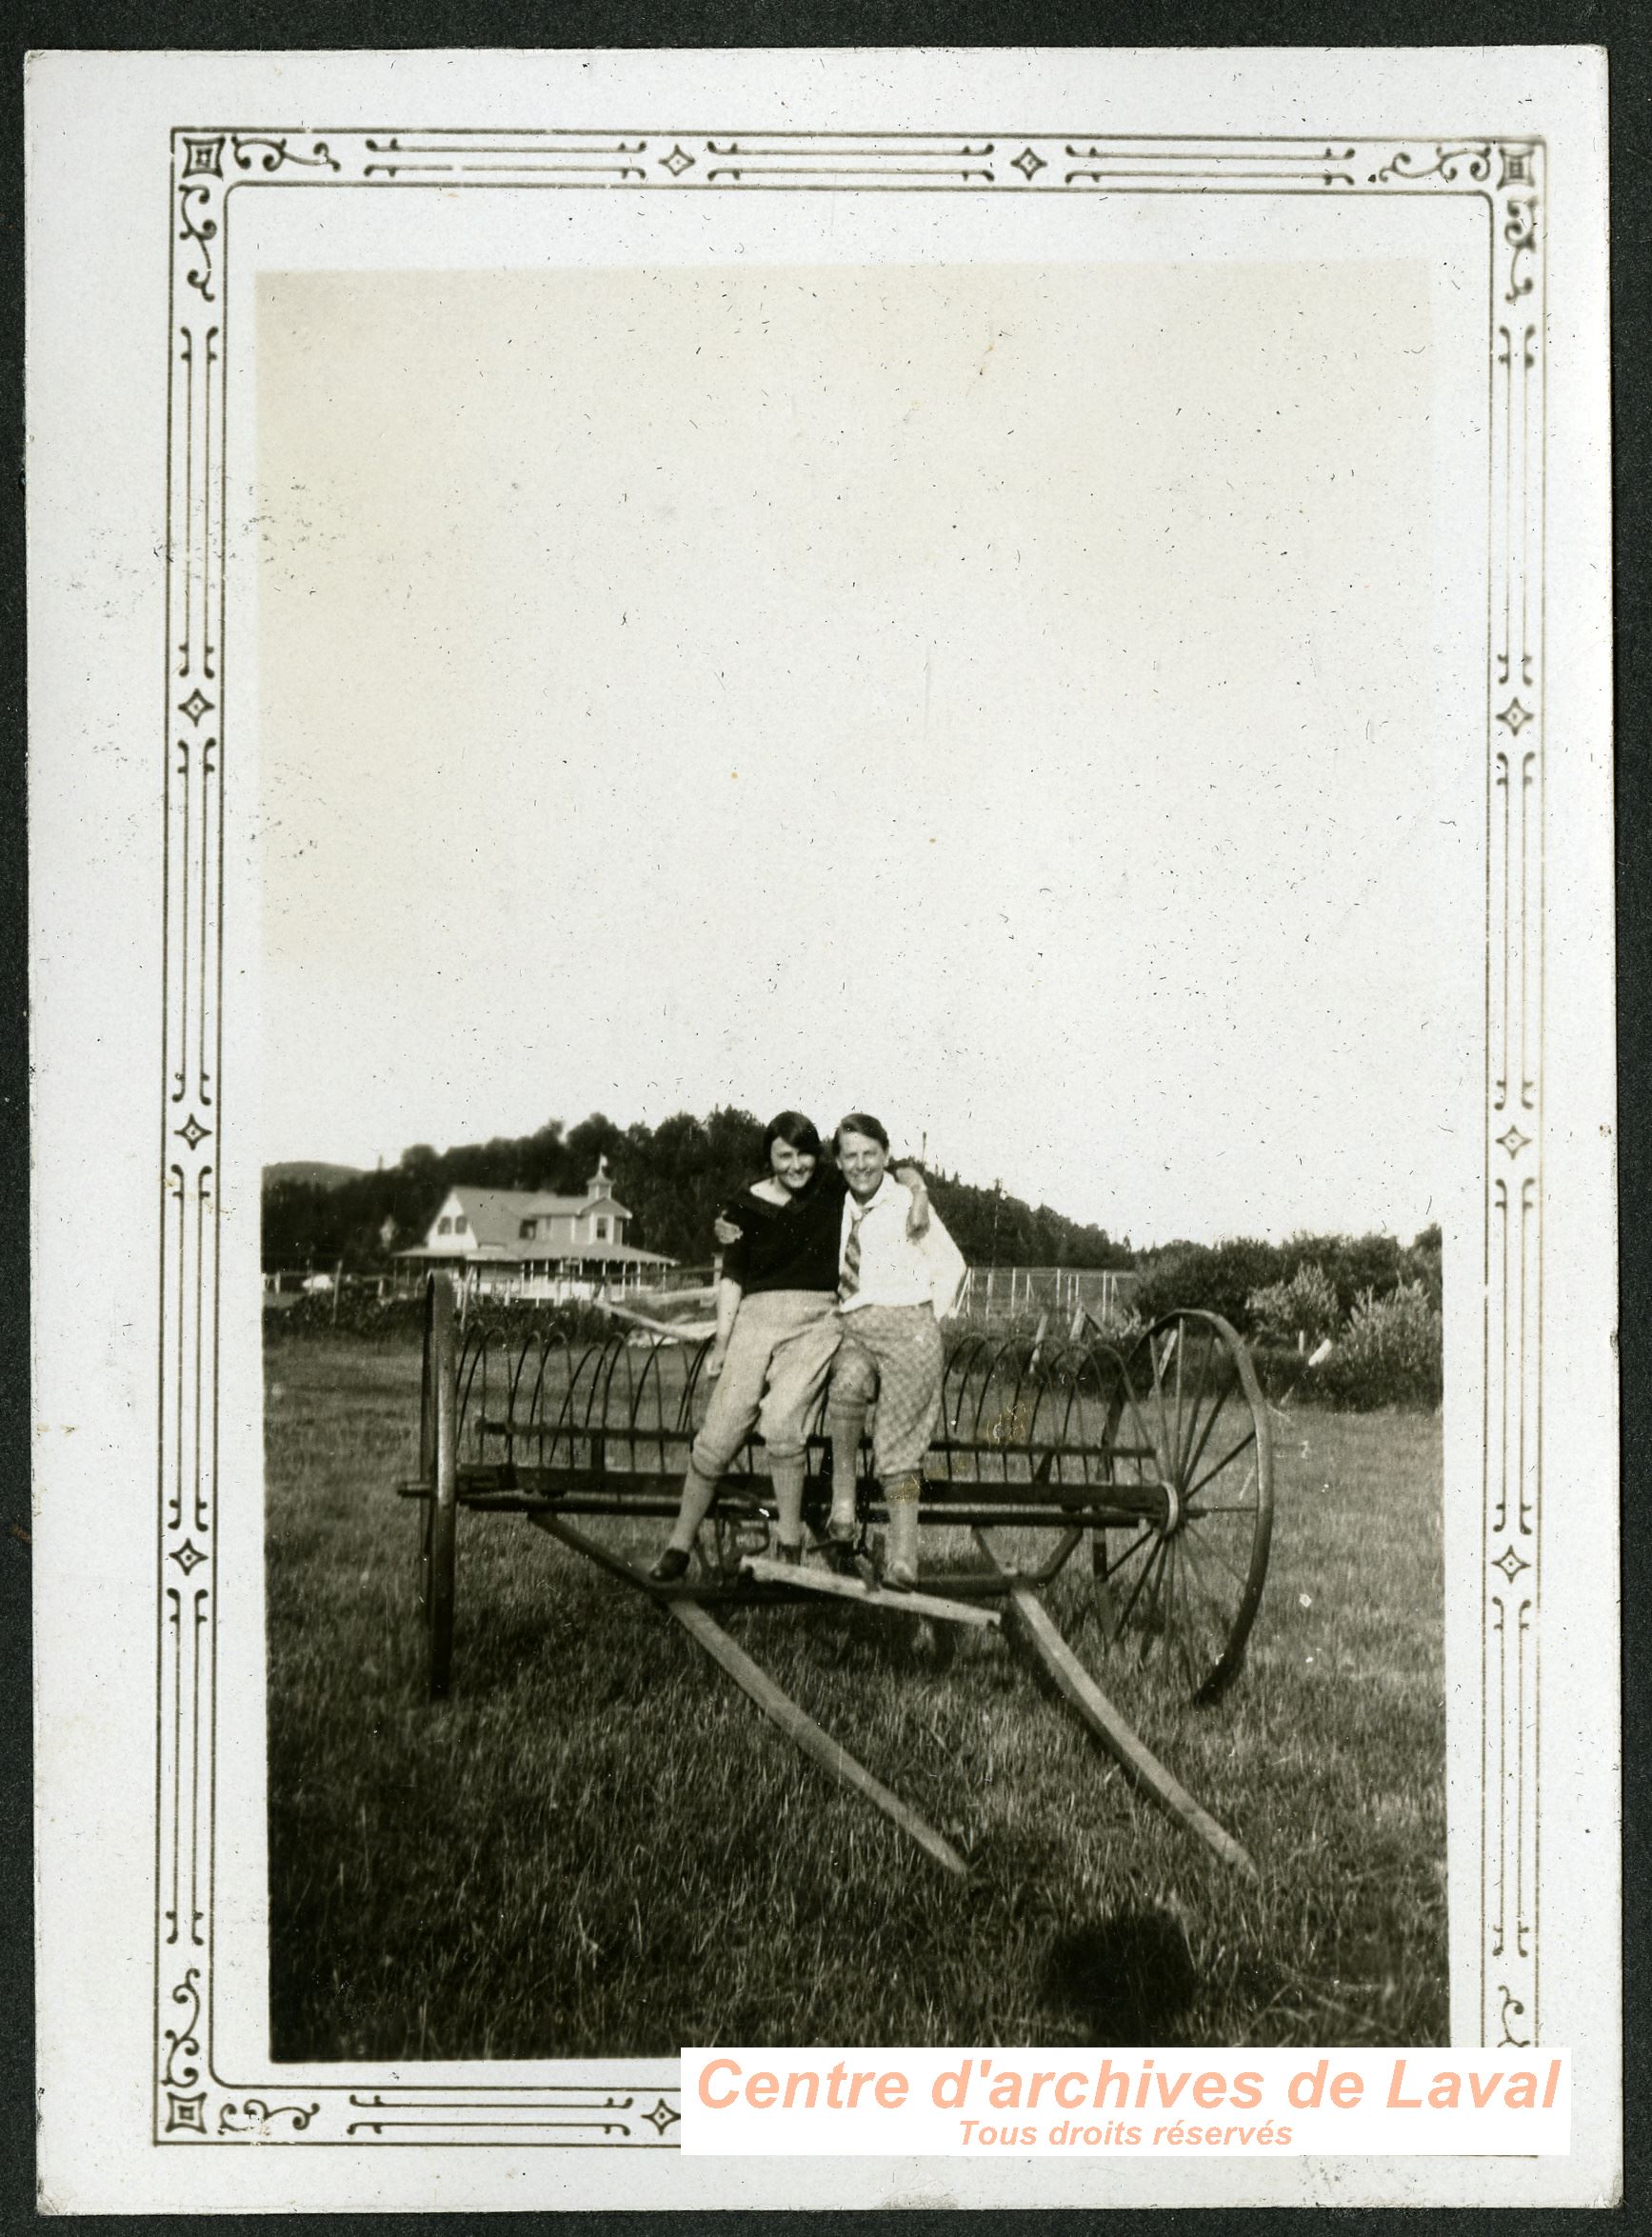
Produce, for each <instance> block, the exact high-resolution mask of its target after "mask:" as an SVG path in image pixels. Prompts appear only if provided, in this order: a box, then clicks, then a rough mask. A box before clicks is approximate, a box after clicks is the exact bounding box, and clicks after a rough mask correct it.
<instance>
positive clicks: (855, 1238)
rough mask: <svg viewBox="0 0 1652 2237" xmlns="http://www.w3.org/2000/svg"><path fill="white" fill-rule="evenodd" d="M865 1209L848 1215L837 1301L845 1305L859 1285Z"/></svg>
mask: <svg viewBox="0 0 1652 2237" xmlns="http://www.w3.org/2000/svg"><path fill="white" fill-rule="evenodd" d="M865 1218H866V1211H865V1209H864V1208H863V1209H862V1210H860V1211H856V1212H851V1213H850V1215H849V1236H848V1241H847V1242H846V1244H845V1245H844V1270H843V1272H842V1274H841V1275H840V1276H839V1278H838V1303H839V1304H840V1305H846V1304H847V1303H848V1301H849V1299H850V1298H851V1297H852V1296H853V1295H854V1293H855V1291H856V1290H857V1289H858V1288H860V1286H861V1222H862V1220H864V1219H865Z"/></svg>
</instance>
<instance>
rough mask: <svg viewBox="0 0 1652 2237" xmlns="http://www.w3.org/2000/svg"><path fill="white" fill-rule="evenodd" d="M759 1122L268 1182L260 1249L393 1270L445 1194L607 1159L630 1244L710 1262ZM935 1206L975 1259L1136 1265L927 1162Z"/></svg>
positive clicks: (1120, 1251)
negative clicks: (337, 1177) (714, 1228)
mask: <svg viewBox="0 0 1652 2237" xmlns="http://www.w3.org/2000/svg"><path fill="white" fill-rule="evenodd" d="M762 1141H763V1121H762V1120H761V1119H758V1118H755V1117H753V1115H752V1114H751V1112H750V1111H747V1110H736V1109H719V1110H714V1111H712V1112H711V1114H710V1115H709V1117H707V1118H704V1119H701V1118H696V1117H694V1116H692V1115H691V1114H690V1113H689V1112H687V1111H679V1112H677V1113H676V1114H675V1116H673V1117H671V1118H667V1119H665V1120H662V1122H661V1123H660V1125H659V1126H657V1127H647V1126H641V1125H638V1126H632V1127H625V1128H622V1127H618V1126H616V1125H615V1124H614V1122H613V1121H612V1120H611V1119H609V1118H607V1117H606V1116H605V1115H604V1114H603V1113H602V1112H600V1111H597V1112H593V1113H592V1115H591V1116H590V1117H589V1118H587V1119H583V1120H581V1122H580V1123H579V1125H577V1126H574V1127H569V1128H564V1126H563V1123H562V1121H561V1120H560V1119H549V1120H547V1122H546V1124H545V1125H544V1126H543V1127H541V1128H538V1129H537V1130H536V1131H535V1132H533V1133H531V1134H523V1135H519V1136H503V1135H500V1136H495V1137H494V1138H493V1139H492V1140H491V1141H488V1142H478V1143H469V1144H464V1145H461V1146H459V1147H458V1148H452V1149H447V1150H436V1149H434V1148H431V1147H430V1146H429V1144H428V1143H416V1144H414V1145H413V1147H412V1148H408V1149H404V1150H403V1152H402V1154H401V1156H400V1158H399V1159H398V1160H397V1162H396V1163H395V1165H393V1166H388V1167H384V1168H380V1169H379V1170H378V1171H376V1172H364V1173H355V1174H352V1175H350V1176H349V1177H348V1179H345V1180H342V1181H338V1182H335V1183H333V1184H331V1185H328V1184H327V1183H326V1182H323V1181H320V1180H315V1179H310V1178H306V1177H301V1176H298V1175H279V1176H276V1177H274V1178H272V1179H269V1180H267V1182H266V1186H265V1189H264V1204H263V1255H264V1264H265V1266H266V1267H267V1268H298V1267H307V1266H325V1267H331V1266H333V1265H335V1264H337V1263H338V1262H340V1261H343V1262H344V1264H345V1265H346V1266H347V1267H348V1268H352V1269H363V1270H366V1269H371V1268H377V1267H383V1266H385V1265H387V1264H388V1262H389V1260H390V1259H391V1257H392V1256H393V1255H394V1253H395V1252H396V1251H398V1250H405V1249H407V1248H408V1247H409V1246H410V1245H413V1244H416V1243H422V1242H423V1241H424V1239H425V1235H426V1232H427V1230H428V1228H429V1224H430V1221H431V1220H432V1219H433V1218H434V1216H435V1213H436V1209H437V1208H438V1206H439V1205H440V1204H441V1202H442V1200H443V1198H444V1197H445V1196H446V1195H447V1193H448V1189H449V1188H453V1187H455V1186H456V1185H458V1184H461V1183H463V1184H468V1186H470V1187H472V1188H509V1189H530V1190H536V1191H544V1192H545V1193H547V1194H550V1195H556V1196H583V1195H584V1193H585V1190H586V1186H587V1182H588V1181H589V1179H590V1177H591V1175H592V1173H593V1172H594V1171H595V1170H596V1165H597V1160H598V1158H599V1157H606V1158H607V1163H608V1171H609V1174H610V1176H611V1178H612V1182H613V1190H614V1194H615V1195H616V1196H617V1197H618V1198H619V1200H620V1202H621V1203H622V1204H623V1205H625V1206H626V1207H627V1209H628V1210H629V1211H630V1213H631V1215H632V1219H631V1226H630V1228H629V1229H628V1231H627V1241H629V1242H631V1243H635V1244H637V1245H639V1246H640V1247H641V1248H644V1249H646V1250H657V1251H659V1252H661V1253H662V1254H663V1255H664V1256H665V1257H667V1258H674V1259H677V1260H679V1261H681V1262H683V1263H685V1264H687V1265H699V1264H704V1263H706V1262H707V1261H708V1260H709V1259H710V1256H711V1252H712V1248H713V1244H712V1237H711V1223H712V1220H713V1219H714V1218H715V1216H716V1214H717V1211H718V1209H719V1208H721V1207H722V1206H723V1205H724V1204H726V1202H727V1201H728V1200H729V1198H730V1197H731V1196H734V1195H736V1194H737V1193H738V1192H739V1190H740V1189H742V1188H745V1187H746V1186H747V1184H748V1183H749V1182H750V1181H752V1180H753V1179H755V1178H756V1176H757V1173H758V1170H759V1162H760V1153H761V1148H762ZM927 1179H928V1183H929V1188H930V1192H931V1195H932V1196H933V1199H934V1202H935V1207H936V1209H937V1210H938V1211H939V1212H940V1214H941V1217H942V1218H943V1219H944V1220H945V1223H946V1226H947V1228H948V1229H949V1230H950V1232H951V1233H952V1235H953V1236H954V1237H955V1239H956V1241H957V1243H958V1246H959V1248H960V1249H961V1250H962V1251H963V1252H964V1255H965V1258H966V1259H967V1260H968V1261H969V1263H970V1264H971V1265H972V1266H1003V1267H1010V1266H1063V1267H1078V1268H1097V1267H1128V1266H1131V1265H1133V1264H1134V1253H1133V1252H1132V1251H1131V1249H1130V1247H1129V1244H1128V1242H1127V1241H1125V1242H1122V1243H1120V1242H1115V1241H1114V1240H1113V1238H1112V1237H1111V1236H1110V1235H1109V1234H1108V1233H1107V1231H1106V1229H1105V1228H1100V1227H1095V1226H1091V1225H1087V1224H1085V1222H1082V1221H1078V1220H1071V1219H1068V1218H1066V1217H1065V1215H1064V1214H1063V1213H1061V1212H1058V1211H1054V1210H1052V1209H1051V1208H1050V1207H1049V1206H1048V1205H1043V1204H1041V1205H1036V1206H1035V1205H1030V1204H1027V1203H1025V1201H1024V1200H1023V1199H1022V1198H1021V1197H1019V1196H1013V1195H1008V1194H1006V1193H1005V1192H1004V1191H1003V1190H1002V1189H1000V1188H983V1187H981V1186H979V1185H977V1184H974V1183H970V1182H966V1181H963V1180H961V1179H960V1178H959V1177H958V1175H957V1174H956V1173H955V1172H954V1173H946V1172H944V1171H940V1170H929V1171H928V1173H927Z"/></svg>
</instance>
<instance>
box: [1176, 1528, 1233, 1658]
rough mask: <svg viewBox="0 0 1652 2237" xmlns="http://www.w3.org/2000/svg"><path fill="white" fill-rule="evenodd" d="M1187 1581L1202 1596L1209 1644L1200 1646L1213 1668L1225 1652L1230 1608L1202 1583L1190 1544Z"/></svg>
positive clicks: (1230, 1625) (1230, 1626) (1230, 1623)
mask: <svg viewBox="0 0 1652 2237" xmlns="http://www.w3.org/2000/svg"><path fill="white" fill-rule="evenodd" d="M1187 1582H1189V1586H1194V1588H1196V1590H1198V1595H1201V1597H1203V1604H1204V1617H1203V1630H1204V1640H1207V1642H1209V1645H1204V1642H1201V1647H1203V1653H1204V1660H1207V1662H1209V1667H1211V1668H1214V1667H1216V1665H1219V1662H1221V1658H1223V1653H1225V1648H1227V1635H1229V1630H1232V1610H1229V1608H1225V1607H1223V1604H1221V1600H1216V1597H1214V1595H1211V1590H1209V1586H1207V1584H1204V1579H1203V1575H1201V1570H1198V1559H1196V1557H1194V1552H1191V1546H1189V1562H1187ZM1196 1685H1198V1680H1196Z"/></svg>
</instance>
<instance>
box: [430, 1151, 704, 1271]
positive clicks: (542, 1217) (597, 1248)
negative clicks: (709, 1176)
mask: <svg viewBox="0 0 1652 2237" xmlns="http://www.w3.org/2000/svg"><path fill="white" fill-rule="evenodd" d="M630 1221H631V1214H630V1213H629V1212H628V1211H627V1209H626V1207H625V1206H624V1205H623V1204H621V1203H620V1202H619V1201H618V1199H617V1198H616V1197H615V1195H614V1192H613V1188H612V1187H611V1185H610V1183H609V1179H608V1166H607V1158H606V1157H605V1158H599V1159H598V1160H597V1169H596V1171H595V1172H594V1173H593V1174H592V1175H591V1177H590V1181H589V1183H588V1184H587V1188H586V1192H585V1194H584V1195H583V1196H551V1195H547V1194H546V1193H545V1192H544V1191H542V1190H538V1189H523V1188H471V1187H470V1186H469V1184H468V1183H467V1182H460V1183H459V1184H457V1185H456V1186H455V1187H454V1188H449V1189H448V1193H447V1195H446V1196H445V1197H444V1198H443V1200H442V1203H441V1205H440V1207H439V1208H438V1209H437V1212H436V1216H435V1218H434V1219H433V1220H432V1221H431V1222H430V1225H429V1228H428V1231H427V1233H426V1236H425V1240H424V1242H423V1243H421V1244H419V1245H417V1246H416V1247H415V1248H413V1249H411V1250H403V1251H399V1252H398V1253H397V1256H398V1257H399V1259H400V1260H401V1262H402V1264H403V1265H404V1266H406V1267H408V1268H409V1270H417V1271H423V1270H424V1269H425V1268H429V1267H445V1268H448V1271H449V1272H452V1273H455V1274H457V1275H459V1276H460V1277H461V1279H462V1280H464V1281H466V1282H467V1283H468V1284H469V1285H470V1287H471V1288H472V1289H473V1291H474V1292H475V1293H476V1294H478V1295H486V1296H489V1297H505V1298H513V1297H514V1298H527V1299H530V1300H535V1301H538V1300H548V1301H549V1302H551V1303H558V1304H560V1303H562V1302H563V1301H565V1300H566V1299H568V1298H572V1297H594V1296H596V1295H597V1294H598V1292H599V1291H602V1290H607V1291H610V1292H612V1293H614V1294H616V1295H617V1294H621V1293H623V1292H624V1291H625V1290H627V1289H640V1288H644V1287H646V1286H647V1284H648V1283H649V1282H650V1281H653V1280H656V1279H657V1278H658V1276H659V1273H660V1271H661V1270H662V1269H663V1268H666V1267H670V1266H675V1264H676V1263H677V1262H676V1260H675V1259H671V1258H662V1257H661V1256H660V1254H659V1252H658V1251H654V1250H641V1249H639V1248H637V1246H636V1245H635V1244H634V1243H627V1241H626V1229H627V1227H628V1226H629V1225H630Z"/></svg>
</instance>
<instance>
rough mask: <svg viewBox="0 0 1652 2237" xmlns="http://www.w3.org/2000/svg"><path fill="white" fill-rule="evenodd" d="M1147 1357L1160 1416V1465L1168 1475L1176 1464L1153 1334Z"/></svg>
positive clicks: (1162, 1375)
mask: <svg viewBox="0 0 1652 2237" xmlns="http://www.w3.org/2000/svg"><path fill="white" fill-rule="evenodd" d="M1147 1357H1148V1358H1149V1359H1150V1360H1151V1361H1152V1363H1153V1407H1154V1410H1155V1411H1156V1412H1157V1414H1158V1416H1159V1439H1158V1445H1157V1450H1158V1453H1159V1467H1160V1468H1161V1470H1162V1471H1163V1473H1164V1474H1165V1475H1166V1476H1168V1475H1169V1473H1170V1470H1171V1468H1173V1466H1174V1465H1175V1464H1174V1462H1173V1461H1172V1459H1171V1446H1170V1424H1169V1422H1168V1421H1167V1420H1166V1419H1165V1415H1164V1374H1163V1373H1162V1371H1161V1367H1160V1360H1159V1348H1158V1346H1157V1345H1156V1344H1155V1343H1154V1341H1153V1339H1152V1337H1151V1336H1149V1337H1148V1339H1147ZM1149 1442H1152V1440H1149Z"/></svg>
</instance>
